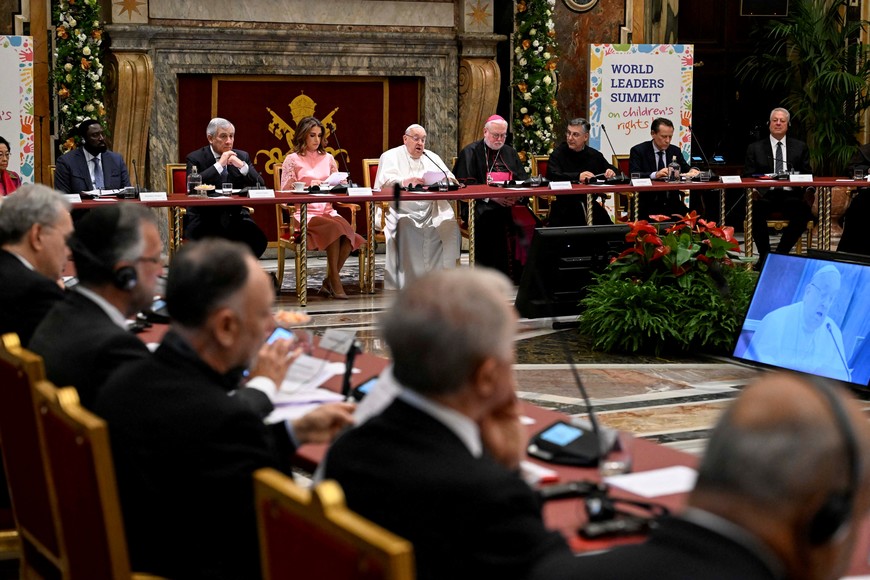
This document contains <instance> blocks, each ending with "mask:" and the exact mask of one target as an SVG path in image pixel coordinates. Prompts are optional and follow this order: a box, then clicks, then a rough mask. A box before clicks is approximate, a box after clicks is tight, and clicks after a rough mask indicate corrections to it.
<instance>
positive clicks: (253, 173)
mask: <svg viewBox="0 0 870 580" xmlns="http://www.w3.org/2000/svg"><path fill="white" fill-rule="evenodd" d="M205 133H206V137H207V138H208V145H206V146H205V147H202V148H201V149H197V150H196V151H194V152H192V153H190V154H189V155H188V156H187V173H188V175H189V174H190V172H191V171H192V170H193V168H194V167H196V170H197V172H198V173H199V174H200V175H201V176H202V183H203V185H213V186H215V188H216V189H220V188H221V186H222V185H223V184H224V183H232V184H233V189H242V188H244V187H252V186H255V185H257V184H261V183H263V178H262V177H260V174H259V173H257V170H256V169H255V168H254V165H253V163H252V162H251V157H250V155H248V154H247V153H246V152H245V151H242V150H241V149H233V145H234V143H235V138H236V128H235V126H234V125H233V124H232V123H230V122H229V121H227V120H226V119H222V118H220V117H215V118H214V119H212V120H211V121H209V123H208V127H207V128H206V131H205ZM187 217H188V223H187V228H186V232H185V233H186V235H187V237H189V238H190V239H192V240H198V239H201V238H205V237H219V238H226V239H228V240H233V241H236V242H243V243H245V244H247V245H248V246H249V247H250V248H251V251H252V252H253V253H254V256H256V257H258V258H259V257H260V256H262V255H263V252H265V251H266V246H267V245H268V240H267V239H266V234H264V233H263V230H261V229H260V227H259V226H258V225H257V224H256V223H254V220H253V219H251V215H250V213H249V212H248V210H247V209H245V208H244V207H242V206H222V207H206V208H197V209H194V208H191V209H189V210H188V211H187Z"/></svg>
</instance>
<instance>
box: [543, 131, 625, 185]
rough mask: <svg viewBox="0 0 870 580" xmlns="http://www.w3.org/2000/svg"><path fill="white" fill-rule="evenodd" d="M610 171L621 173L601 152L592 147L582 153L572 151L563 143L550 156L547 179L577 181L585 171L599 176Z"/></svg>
mask: <svg viewBox="0 0 870 580" xmlns="http://www.w3.org/2000/svg"><path fill="white" fill-rule="evenodd" d="M608 169H612V170H613V171H614V172H615V173H619V169H617V168H616V167H614V166H613V165H611V164H610V163H608V162H607V160H606V159H605V158H604V155H602V154H601V152H600V151H598V150H596V149H592V148H591V147H584V148H583V149H582V150H581V151H572V150H571V148H570V147H568V144H567V143H565V142H563V143H560V144H559V146H558V147H556V148H555V149H554V150H553V152H552V153H551V154H550V160H549V161H548V162H547V179H548V180H550V181H577V178H578V177H579V175H580V174H581V173H583V172H584V171H591V172H592V173H594V174H595V175H598V174H599V173H604V172H605V171H607V170H608ZM575 197H580V196H575Z"/></svg>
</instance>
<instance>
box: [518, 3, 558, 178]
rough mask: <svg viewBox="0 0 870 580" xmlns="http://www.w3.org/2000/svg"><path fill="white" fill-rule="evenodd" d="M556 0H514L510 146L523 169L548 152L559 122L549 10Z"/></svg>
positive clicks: (551, 13) (556, 56)
mask: <svg viewBox="0 0 870 580" xmlns="http://www.w3.org/2000/svg"><path fill="white" fill-rule="evenodd" d="M555 5H556V0H517V5H516V28H515V31H514V71H513V103H514V105H513V108H514V117H513V125H514V148H515V149H516V150H517V153H519V156H520V160H521V161H522V162H523V165H524V166H525V169H526V172H527V173H530V172H531V161H532V160H531V156H532V155H544V154H546V155H549V154H550V153H552V152H553V146H554V145H555V134H554V132H553V127H554V126H555V125H556V124H557V123H558V122H559V109H558V106H557V102H556V89H557V83H556V64H557V63H558V61H559V57H558V55H557V50H558V46H557V44H556V28H555V25H554V24H553V9H554V8H555Z"/></svg>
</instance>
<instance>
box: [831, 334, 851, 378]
mask: <svg viewBox="0 0 870 580" xmlns="http://www.w3.org/2000/svg"><path fill="white" fill-rule="evenodd" d="M825 327H826V328H827V329H828V334H830V335H831V340H833V341H834V348H836V349H837V354H838V355H840V361H842V363H843V368H844V369H846V380H847V381H851V380H852V372H851V371H850V370H849V364H848V363H847V362H846V357H844V356H843V353H842V352H841V351H840V345H839V344H837V339H836V337H835V336H834V331H833V330H831V323H830V322H828V323H826V324H825Z"/></svg>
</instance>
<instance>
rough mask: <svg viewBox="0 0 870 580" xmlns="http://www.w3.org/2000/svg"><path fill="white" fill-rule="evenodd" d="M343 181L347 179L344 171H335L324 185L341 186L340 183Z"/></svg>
mask: <svg viewBox="0 0 870 580" xmlns="http://www.w3.org/2000/svg"><path fill="white" fill-rule="evenodd" d="M345 179H347V173H345V172H344V171H336V172H335V173H333V174H332V175H330V176H329V177H327V178H326V181H325V182H324V183H327V184H329V185H333V186H335V185H339V184H341V182H342V181H344V180H345Z"/></svg>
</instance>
